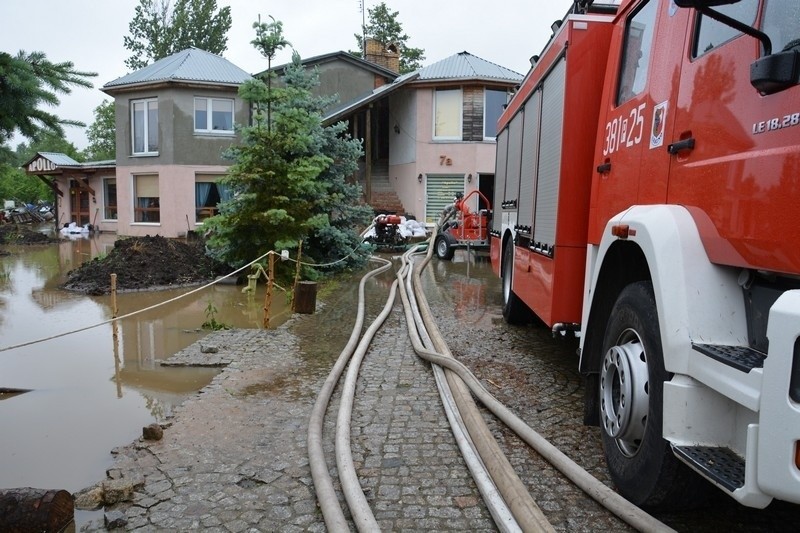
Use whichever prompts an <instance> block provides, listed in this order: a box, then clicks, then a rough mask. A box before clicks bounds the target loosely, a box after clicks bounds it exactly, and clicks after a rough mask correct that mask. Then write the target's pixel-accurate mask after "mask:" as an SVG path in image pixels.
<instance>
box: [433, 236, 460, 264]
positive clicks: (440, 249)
mask: <svg viewBox="0 0 800 533" xmlns="http://www.w3.org/2000/svg"><path fill="white" fill-rule="evenodd" d="M433 246H434V248H435V250H436V257H438V258H439V259H442V260H444V261H449V260H451V259H452V258H453V255H455V252H456V251H455V248H453V246H452V245H451V244H450V241H449V239H448V238H447V237H446V236H445V235H437V236H436V241H434V244H433Z"/></svg>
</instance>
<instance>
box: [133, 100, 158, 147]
mask: <svg viewBox="0 0 800 533" xmlns="http://www.w3.org/2000/svg"><path fill="white" fill-rule="evenodd" d="M131 125H132V127H133V153H134V154H157V153H158V100H156V99H155V98H153V99H150V100H135V101H133V102H131Z"/></svg>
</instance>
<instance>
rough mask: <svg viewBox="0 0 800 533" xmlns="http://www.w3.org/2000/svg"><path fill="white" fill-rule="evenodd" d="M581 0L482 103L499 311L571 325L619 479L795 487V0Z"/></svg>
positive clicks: (798, 75) (642, 491)
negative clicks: (491, 162)
mask: <svg viewBox="0 0 800 533" xmlns="http://www.w3.org/2000/svg"><path fill="white" fill-rule="evenodd" d="M599 2H600V0H596V1H595V2H594V5H592V2H591V1H587V0H582V1H581V0H579V1H578V2H576V5H575V7H574V9H573V10H571V13H570V14H568V15H567V16H566V17H565V18H564V20H562V21H557V22H556V23H554V24H553V26H552V27H553V31H554V35H553V37H552V38H551V40H550V42H549V43H548V45H547V46H546V47H545V49H544V50H543V51H542V53H541V54H540V55H539V56H534V57H533V58H532V60H531V61H532V63H533V68H532V69H531V71H530V72H529V73H528V74H527V76H526V78H525V79H524V80H523V83H522V84H521V86H520V88H519V90H518V91H517V93H516V94H515V95H514V97H513V99H512V100H511V102H510V103H509V105H508V107H507V109H506V111H505V113H504V114H503V116H502V117H501V119H500V123H499V126H500V133H499V134H498V138H497V168H496V183H495V198H494V217H493V219H492V227H491V235H490V241H491V258H492V266H493V268H494V270H495V272H496V273H497V274H498V275H499V276H501V277H502V291H503V301H504V308H503V314H504V316H505V318H506V320H508V321H509V322H517V321H520V320H523V319H524V318H525V315H526V313H528V312H529V311H532V312H533V313H534V314H535V315H536V316H538V317H539V318H540V319H541V320H542V321H543V322H544V323H546V324H547V325H548V326H549V327H551V328H552V329H553V331H554V332H574V333H575V334H576V335H578V336H579V337H580V362H579V365H580V370H581V372H582V373H583V374H585V375H586V376H587V387H586V390H587V393H586V398H585V415H586V422H587V423H589V424H595V425H599V426H600V430H601V433H602V440H603V447H604V451H605V455H606V458H607V462H608V467H609V470H610V474H611V477H612V479H613V481H614V483H615V484H616V486H617V488H618V489H619V491H620V492H621V493H622V494H623V495H624V496H625V497H626V498H628V499H630V500H631V501H633V502H634V503H636V504H639V505H642V506H645V507H649V508H659V507H670V506H676V505H677V506H680V505H691V504H692V503H694V502H695V501H697V498H698V497H699V495H700V494H701V493H703V492H705V487H708V486H709V485H708V484H707V483H704V482H703V481H702V478H705V479H706V480H708V481H710V482H711V483H712V484H714V485H716V486H717V487H719V488H720V489H722V490H724V491H725V492H727V493H728V494H730V496H732V497H733V498H735V499H736V500H738V501H739V502H741V503H742V504H744V505H747V506H752V507H759V508H761V507H765V506H766V505H767V504H769V503H770V501H772V499H773V498H778V499H781V500H786V501H790V502H795V503H800V87H798V84H800V2H798V1H797V0H741V1H738V0H621V1H619V0H618V1H616V2H611V3H610V4H607V5H599ZM698 474H699V476H698Z"/></svg>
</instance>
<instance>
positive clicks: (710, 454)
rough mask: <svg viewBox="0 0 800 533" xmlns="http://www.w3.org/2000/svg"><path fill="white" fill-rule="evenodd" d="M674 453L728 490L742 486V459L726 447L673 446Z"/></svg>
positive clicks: (731, 490)
mask: <svg viewBox="0 0 800 533" xmlns="http://www.w3.org/2000/svg"><path fill="white" fill-rule="evenodd" d="M672 450H673V451H674V452H675V455H677V456H678V457H680V458H681V459H683V460H684V461H686V462H687V463H688V464H690V465H692V466H693V467H694V468H695V469H697V470H699V471H700V472H701V473H702V474H703V475H704V476H706V477H707V478H709V479H712V480H714V481H715V482H716V483H718V484H720V485H721V486H722V487H725V489H727V490H728V491H730V492H733V491H735V490H736V489H738V488H741V487H743V486H744V459H742V458H741V457H739V456H738V455H736V454H735V453H733V452H732V451H731V450H729V449H728V448H717V447H713V446H673V447H672Z"/></svg>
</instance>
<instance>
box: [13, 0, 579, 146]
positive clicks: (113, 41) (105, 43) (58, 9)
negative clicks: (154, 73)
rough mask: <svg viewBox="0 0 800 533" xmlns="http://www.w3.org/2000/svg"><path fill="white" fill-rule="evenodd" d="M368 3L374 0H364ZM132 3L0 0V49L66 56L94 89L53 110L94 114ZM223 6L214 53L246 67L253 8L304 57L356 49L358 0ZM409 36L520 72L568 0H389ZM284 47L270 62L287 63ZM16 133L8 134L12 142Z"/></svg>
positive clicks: (72, 133)
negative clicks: (227, 18) (220, 41)
mask: <svg viewBox="0 0 800 533" xmlns="http://www.w3.org/2000/svg"><path fill="white" fill-rule="evenodd" d="M363 1H365V2H366V7H367V8H370V7H374V6H375V5H376V4H378V3H379V2H378V1H377V0H363ZM138 3H139V0H106V1H98V0H0V51H4V52H8V53H10V54H12V55H14V54H16V53H17V52H18V51H19V50H25V51H26V52H32V51H40V52H44V53H45V54H46V55H47V58H48V59H49V60H50V61H53V62H61V61H72V62H73V63H74V64H75V68H76V69H77V70H81V71H89V72H97V74H98V75H97V77H96V78H94V86H95V88H94V89H83V88H76V89H74V90H73V92H72V94H70V95H63V96H60V99H61V105H60V106H59V108H58V109H57V111H56V113H57V114H58V115H59V116H60V117H62V118H68V119H74V120H80V121H82V122H85V123H86V124H91V122H92V121H93V118H94V116H93V113H92V111H93V110H94V108H95V107H97V106H98V105H99V104H100V103H101V102H102V101H103V99H104V98H109V97H108V96H107V95H105V94H104V93H103V92H101V91H100V90H99V88H100V87H102V86H103V85H104V84H106V83H108V82H109V81H112V80H114V79H116V78H118V77H120V76H124V75H125V74H127V73H128V71H127V69H126V67H125V64H124V61H125V59H127V57H128V55H129V53H128V50H126V49H125V47H124V46H123V37H124V36H125V35H128V24H129V23H130V20H131V18H132V17H133V14H134V9H135V8H136V6H137V5H138ZM217 5H218V6H220V7H222V6H230V7H231V16H232V19H233V25H232V27H231V29H230V31H229V32H228V49H227V51H225V52H224V53H223V56H224V57H225V58H226V59H228V60H229V61H231V62H232V63H234V64H236V65H237V66H239V67H241V68H242V69H244V70H246V71H248V72H259V71H261V70H264V69H265V68H266V60H265V59H264V58H263V57H262V56H261V55H260V54H259V53H258V52H256V51H255V49H254V48H253V47H252V45H251V44H250V41H251V40H252V39H253V38H254V37H255V33H254V32H253V29H252V24H253V22H254V21H256V20H257V19H258V16H259V15H261V17H262V19H263V20H266V19H267V17H268V16H269V15H272V16H273V17H275V18H276V19H277V20H280V21H282V22H283V29H284V34H285V37H286V39H287V40H289V41H290V42H291V43H292V46H293V48H294V49H295V50H297V51H298V52H299V53H300V55H301V56H302V57H304V58H307V57H312V56H316V55H321V54H326V53H329V52H335V51H338V50H344V51H347V50H350V49H355V48H356V41H355V38H354V37H353V34H354V33H360V29H361V22H362V16H361V8H360V6H361V2H360V1H359V0H277V1H271V2H270V1H255V0H217ZM386 5H387V6H388V7H389V8H390V9H391V10H392V11H399V15H398V20H399V22H400V23H401V24H402V25H403V29H404V31H405V33H406V34H408V35H409V37H410V39H409V41H408V44H409V45H410V46H413V47H417V48H423V49H424V50H425V61H424V62H423V64H424V65H429V64H431V63H434V62H436V61H439V60H440V59H444V58H446V57H448V56H451V55H453V54H456V53H458V52H462V51H465V50H466V51H467V52H469V53H471V54H473V55H476V56H478V57H481V58H483V59H486V60H488V61H492V62H494V63H497V64H499V65H502V66H504V67H507V68H510V69H512V70H514V71H517V72H519V73H520V74H525V73H526V72H527V71H528V68H529V66H530V63H529V62H528V60H529V58H530V57H531V56H532V55H533V54H538V53H539V52H540V51H541V49H542V48H543V47H544V45H545V44H546V43H547V40H548V38H549V37H550V33H551V32H550V25H551V24H552V22H553V21H554V20H556V19H560V18H562V17H563V16H564V14H565V13H566V12H567V10H568V9H569V7H570V6H571V5H572V0H494V1H490V2H486V1H485V0H427V1H421V0H388V1H387V2H386ZM290 58H291V52H290V51H289V50H285V51H283V52H282V53H281V54H280V55H279V56H278V57H277V58H276V64H281V63H285V62H288V61H289V60H290ZM66 133H67V138H68V139H69V140H70V141H71V142H72V143H73V144H75V146H77V147H78V148H79V149H83V148H85V147H86V144H87V141H86V135H85V132H84V129H83V128H75V127H67V128H66ZM22 140H24V139H20V138H19V137H17V138H16V139H15V140H14V141H13V143H14V144H13V145H12V146H14V145H15V144H16V143H17V142H20V141H22Z"/></svg>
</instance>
